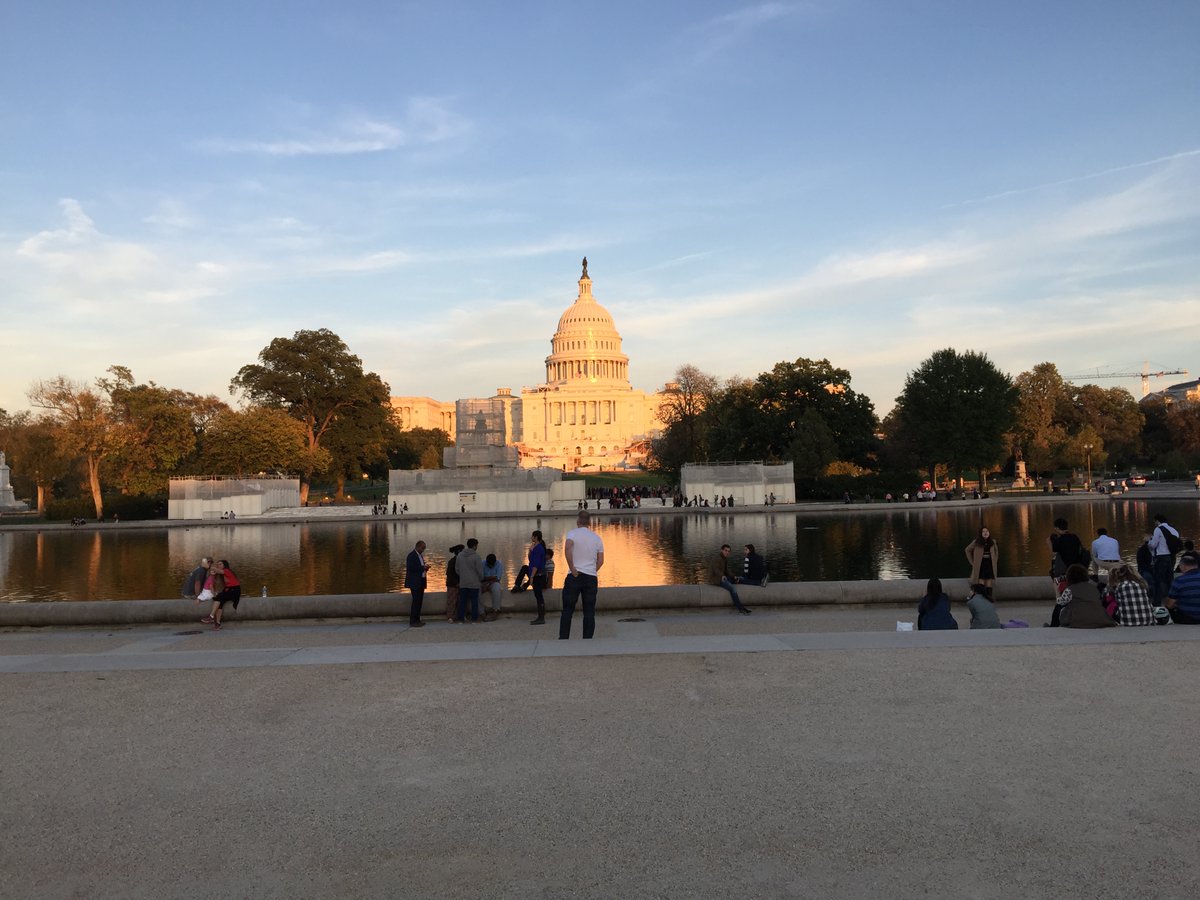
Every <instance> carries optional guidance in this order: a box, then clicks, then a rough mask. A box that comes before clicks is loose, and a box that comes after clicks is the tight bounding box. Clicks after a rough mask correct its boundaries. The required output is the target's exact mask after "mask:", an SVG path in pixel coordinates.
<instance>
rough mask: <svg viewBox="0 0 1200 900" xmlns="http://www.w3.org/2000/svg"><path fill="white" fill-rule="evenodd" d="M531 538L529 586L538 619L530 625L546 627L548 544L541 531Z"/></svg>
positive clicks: (534, 533)
mask: <svg viewBox="0 0 1200 900" xmlns="http://www.w3.org/2000/svg"><path fill="white" fill-rule="evenodd" d="M529 538H530V544H529V566H528V570H529V571H528V575H529V586H530V587H531V588H533V599H534V600H536V601H537V618H536V619H534V620H533V621H532V622H530V623H529V624H530V625H545V624H546V596H545V594H543V593H542V591H543V589H544V588H545V586H546V542H545V541H544V540H542V533H541V532H540V531H535V532H533V534H531V535H530V536H529ZM518 580H519V579H518Z"/></svg>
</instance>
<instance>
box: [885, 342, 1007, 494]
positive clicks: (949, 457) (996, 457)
mask: <svg viewBox="0 0 1200 900" xmlns="http://www.w3.org/2000/svg"><path fill="white" fill-rule="evenodd" d="M1017 396H1018V395H1017V389H1016V387H1014V385H1013V382H1012V379H1010V378H1009V377H1008V375H1006V374H1004V373H1003V372H1001V371H1000V370H999V369H997V368H996V367H995V365H993V363H992V361H991V360H989V359H988V358H987V355H986V354H983V353H976V352H974V351H971V350H968V351H967V352H965V353H961V354H960V353H958V352H957V351H956V350H953V349H946V350H938V351H937V352H935V353H934V354H933V355H932V356H930V357H929V358H928V359H927V360H925V361H924V362H923V363H921V365H920V366H918V367H917V369H916V370H915V371H913V372H910V373H909V375H908V378H907V379H906V380H905V382H904V391H903V392H902V393H901V394H900V396H899V397H897V398H896V407H897V415H898V418H899V420H900V428H901V430H902V431H903V432H904V435H905V438H906V439H907V440H908V441H909V442H910V443H911V444H912V446H913V448H914V449H915V451H916V453H917V454H918V455H919V457H920V458H921V459H922V460H924V462H925V465H926V466H927V468H928V470H929V476H930V480H933V478H934V477H935V476H936V467H937V464H938V463H945V464H946V465H947V467H948V468H949V469H950V471H951V472H953V473H954V474H955V475H956V476H957V477H958V478H960V479H961V478H962V474H963V472H964V471H967V470H971V469H975V470H978V471H979V477H980V482H981V484H983V485H984V486H985V487H986V476H987V471H988V469H990V468H991V467H992V466H994V465H995V464H996V463H997V462H1001V461H1003V460H1004V458H1005V457H1006V456H1007V454H1008V439H1007V435H1008V434H1009V433H1010V431H1011V430H1012V427H1013V424H1014V421H1015V410H1016V404H1017Z"/></svg>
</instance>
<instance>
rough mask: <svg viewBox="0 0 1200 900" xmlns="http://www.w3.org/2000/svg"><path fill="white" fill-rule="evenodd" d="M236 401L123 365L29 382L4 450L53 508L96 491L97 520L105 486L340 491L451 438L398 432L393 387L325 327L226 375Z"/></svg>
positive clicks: (424, 459) (431, 452)
mask: <svg viewBox="0 0 1200 900" xmlns="http://www.w3.org/2000/svg"><path fill="white" fill-rule="evenodd" d="M230 393H231V394H232V395H238V396H239V397H240V399H241V401H242V402H241V404H240V405H239V406H238V407H236V408H235V407H233V406H231V405H230V404H228V403H226V402H224V401H223V400H221V399H219V398H218V397H216V396H214V395H207V396H201V395H199V394H193V393H190V392H187V391H182V390H178V389H175V388H166V387H162V386H160V385H158V384H155V383H154V382H153V381H151V382H148V383H145V384H139V383H137V381H136V379H135V378H134V376H133V373H132V372H131V371H130V370H129V369H128V368H126V367H125V366H120V365H115V366H112V367H110V368H109V369H108V371H107V373H106V374H105V375H103V376H101V377H99V378H97V379H96V380H95V381H94V382H93V383H90V384H88V383H82V382H78V381H74V380H72V379H68V378H66V377H64V376H57V377H55V378H50V379H47V380H42V381H38V382H35V383H34V384H33V386H32V387H31V388H30V389H29V392H28V398H29V403H30V405H31V406H32V407H33V411H31V412H22V413H17V414H12V415H10V414H8V413H7V412H5V411H4V410H0V449H5V450H6V451H7V455H8V461H9V465H10V467H11V468H12V470H13V482H14V487H15V488H17V489H18V490H19V491H21V492H27V493H29V494H32V493H36V495H37V509H38V511H39V512H45V511H46V509H47V506H48V504H49V502H50V500H51V498H53V497H56V496H62V497H72V496H80V495H82V496H89V497H90V499H91V502H92V506H93V508H94V510H95V515H96V517H97V518H102V517H103V516H104V496H105V493H106V492H116V493H118V494H119V495H123V496H161V495H163V494H165V492H166V489H167V482H168V480H169V479H170V478H173V477H180V476H187V475H218V476H226V477H248V476H253V475H258V474H266V473H271V474H278V475H285V476H290V477H295V478H299V479H300V483H301V488H300V489H301V500H302V501H306V500H307V499H308V492H309V489H310V487H311V485H312V483H313V481H314V479H327V480H328V481H332V482H333V483H334V484H335V485H336V491H337V494H338V496H339V497H340V496H342V494H343V492H344V489H345V484H346V481H347V480H348V479H355V478H360V477H361V476H362V475H364V474H366V475H368V476H371V477H375V478H382V477H386V474H387V470H388V469H389V468H393V469H414V468H438V467H440V466H441V451H442V448H443V447H446V446H449V445H450V444H451V443H452V442H451V440H450V436H449V435H447V434H446V433H445V432H444V431H441V430H439V429H413V430H410V431H401V430H400V427H399V424H398V423H397V421H396V419H395V417H394V415H393V411H392V407H391V404H390V390H389V388H388V385H387V384H386V383H385V382H384V381H383V380H382V379H381V378H380V377H379V376H378V375H377V374H376V373H374V372H365V371H364V370H363V366H362V360H361V359H359V357H357V356H355V355H354V354H352V353H351V352H350V350H349V348H348V347H347V346H346V344H345V342H343V341H342V339H341V338H340V337H338V336H337V335H336V334H334V333H333V332H332V331H329V330H327V329H320V330H317V331H298V332H296V333H295V334H294V335H293V336H292V337H290V338H276V339H275V340H273V341H271V343H270V344H268V345H267V346H266V347H265V348H263V350H262V351H261V352H260V353H259V355H258V359H257V361H256V362H254V363H251V364H248V365H245V366H242V368H241V369H239V370H238V372H237V374H236V375H234V377H233V378H232V380H231V381H230Z"/></svg>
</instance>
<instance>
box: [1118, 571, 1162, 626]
mask: <svg viewBox="0 0 1200 900" xmlns="http://www.w3.org/2000/svg"><path fill="white" fill-rule="evenodd" d="M1111 576H1112V578H1111V580H1110V581H1109V584H1108V589H1109V591H1110V592H1111V593H1112V595H1113V596H1114V597H1116V598H1117V622H1118V623H1120V624H1121V625H1153V624H1155V621H1154V604H1153V602H1151V600H1150V588H1149V587H1148V586H1147V584H1146V582H1145V581H1143V580H1142V576H1141V575H1139V574H1138V573H1137V570H1135V569H1134V568H1133V567H1132V566H1128V565H1125V564H1123V563H1122V564H1121V565H1119V566H1117V567H1116V568H1114V569H1113V570H1112V572H1111ZM1167 621H1168V622H1170V621H1171V620H1170V619H1167Z"/></svg>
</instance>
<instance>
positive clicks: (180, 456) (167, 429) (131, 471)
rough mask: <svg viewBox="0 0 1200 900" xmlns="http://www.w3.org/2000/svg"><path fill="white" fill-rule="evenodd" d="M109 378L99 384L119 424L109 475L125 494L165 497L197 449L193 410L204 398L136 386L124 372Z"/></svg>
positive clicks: (117, 371) (121, 368) (120, 369)
mask: <svg viewBox="0 0 1200 900" xmlns="http://www.w3.org/2000/svg"><path fill="white" fill-rule="evenodd" d="M108 372H109V377H108V378H101V379H99V381H98V382H97V384H98V385H99V386H100V388H101V389H102V390H104V391H105V392H106V393H107V394H108V399H109V407H110V409H111V410H112V419H113V431H112V449H111V452H110V453H109V454H108V457H107V459H106V460H105V473H106V475H107V477H108V479H109V480H110V481H112V482H115V483H116V485H117V486H118V487H119V488H120V490H121V493H123V494H154V493H162V492H164V491H166V489H167V482H168V480H169V479H170V477H171V476H172V475H173V474H176V473H177V472H178V471H179V466H180V463H181V462H182V461H183V460H184V459H186V458H187V457H188V456H189V455H190V454H191V453H192V452H193V451H194V450H195V448H196V422H195V420H194V418H193V409H194V408H195V407H196V405H197V401H199V400H200V398H197V397H195V395H193V394H188V393H187V392H186V391H180V390H172V389H168V388H163V387H159V386H158V385H156V384H155V383H154V382H150V383H149V384H136V383H135V382H134V378H133V373H132V372H130V370H129V369H127V368H126V367H124V366H112V367H110V368H109V370H108ZM211 399H215V398H211Z"/></svg>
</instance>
